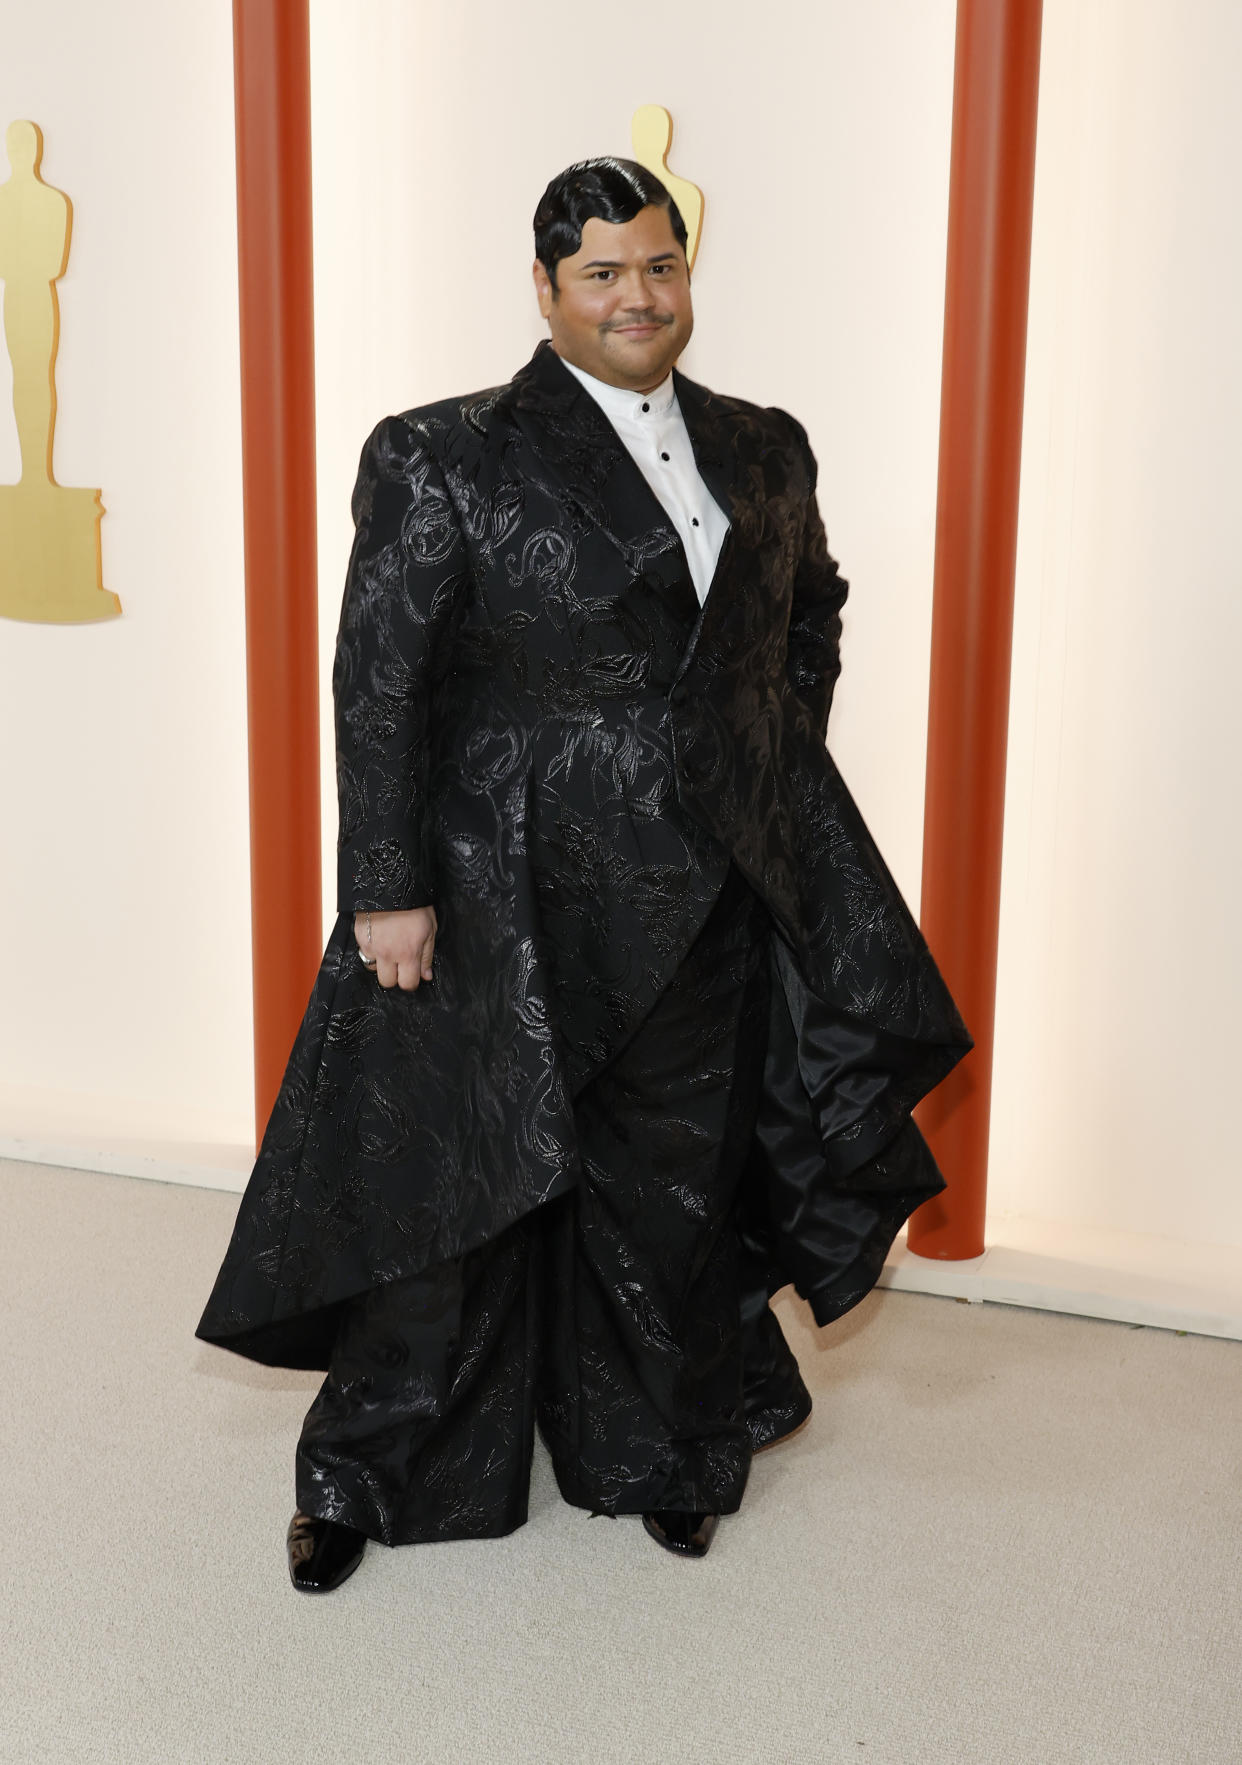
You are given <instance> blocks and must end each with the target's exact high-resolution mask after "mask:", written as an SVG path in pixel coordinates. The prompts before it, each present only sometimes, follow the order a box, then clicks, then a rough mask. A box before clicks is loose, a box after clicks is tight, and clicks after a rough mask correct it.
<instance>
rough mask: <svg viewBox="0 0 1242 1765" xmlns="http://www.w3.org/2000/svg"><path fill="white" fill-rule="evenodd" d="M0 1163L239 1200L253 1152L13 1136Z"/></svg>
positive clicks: (4, 1139) (0, 1146) (0, 1143)
mask: <svg viewBox="0 0 1242 1765" xmlns="http://www.w3.org/2000/svg"><path fill="white" fill-rule="evenodd" d="M0 1158H13V1159H17V1160H19V1161H21V1162H22V1163H25V1164H55V1165H59V1166H60V1167H61V1169H63V1170H72V1171H102V1172H104V1173H105V1174H106V1175H108V1176H113V1177H146V1178H148V1179H149V1180H151V1181H153V1182H156V1183H188V1184H190V1185H191V1186H192V1187H193V1188H196V1189H229V1190H232V1191H233V1192H234V1193H236V1194H239V1195H240V1193H241V1191H242V1190H243V1189H244V1188H245V1187H246V1180H247V1178H248V1177H249V1175H250V1171H251V1167H252V1166H253V1164H254V1148H253V1147H250V1146H226V1145H211V1144H203V1143H199V1144H195V1143H191V1142H177V1141H169V1140H120V1139H112V1138H111V1137H109V1138H108V1139H106V1140H104V1139H102V1138H93V1139H92V1138H90V1137H85V1136H84V1137H82V1138H79V1137H77V1136H76V1135H67V1134H66V1135H57V1136H55V1137H52V1136H44V1135H39V1136H38V1137H35V1136H34V1135H24V1134H15V1135H3V1136H0Z"/></svg>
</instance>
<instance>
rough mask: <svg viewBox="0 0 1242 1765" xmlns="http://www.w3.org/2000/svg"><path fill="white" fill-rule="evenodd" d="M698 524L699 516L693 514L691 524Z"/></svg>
mask: <svg viewBox="0 0 1242 1765" xmlns="http://www.w3.org/2000/svg"><path fill="white" fill-rule="evenodd" d="M698 524H699V518H698V516H697V515H691V517H690V525H691V526H692V527H697V526H698Z"/></svg>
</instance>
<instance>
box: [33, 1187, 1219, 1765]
mask: <svg viewBox="0 0 1242 1765" xmlns="http://www.w3.org/2000/svg"><path fill="white" fill-rule="evenodd" d="M0 1206H2V1208H3V1218H4V1220H5V1227H6V1229H5V1232H4V1238H3V1250H2V1252H0V1259H2V1263H3V1277H2V1278H3V1288H2V1294H3V1299H2V1303H3V1341H4V1345H5V1351H6V1359H7V1365H8V1379H7V1394H6V1396H7V1401H6V1413H5V1428H4V1453H3V1478H4V1483H5V1486H6V1488H5V1497H6V1500H5V1507H6V1512H7V1520H8V1523H7V1526H6V1529H5V1536H4V1540H3V1545H2V1546H0V1560H2V1564H3V1567H2V1571H0V1574H2V1579H3V1586H4V1600H3V1622H4V1627H5V1636H4V1640H3V1655H2V1661H0V1676H2V1677H0V1760H3V1761H5V1765H8V1762H9V1761H20V1762H21V1765H35V1762H38V1765H79V1762H86V1761H106V1762H107V1765H114V1762H115V1765H131V1762H133V1765H137V1762H139V1761H142V1762H144V1765H145V1762H147V1761H150V1762H152V1765H156V1762H158V1765H181V1762H182V1761H185V1762H187V1765H190V1762H192V1765H268V1762H271V1765H286V1762H288V1765H293V1762H295V1761H296V1762H297V1765H303V1762H311V1761H313V1762H314V1765H338V1762H339V1765H347V1762H348V1765H355V1762H360V1761H368V1762H387V1761H394V1762H397V1761H400V1762H403V1765H404V1762H406V1761H417V1762H421V1761H424V1760H425V1761H445V1762H449V1765H456V1762H458V1761H484V1762H488V1765H490V1762H492V1761H495V1762H496V1765H528V1762H529V1765H536V1762H537V1765H550V1762H553V1761H557V1762H559V1761H572V1762H574V1765H577V1762H579V1761H581V1762H583V1765H588V1762H589V1765H612V1762H613V1761H616V1762H618V1765H620V1762H621V1761H625V1762H626V1765H657V1762H659V1765H665V1762H668V1765H682V1762H692V1765H759V1762H760V1761H763V1762H765V1765H766V1762H769V1761H771V1762H774V1765H802V1762H804V1761H805V1762H807V1765H821V1762H822V1765H839V1762H842V1761H851V1762H854V1765H922V1762H924V1761H926V1762H928V1765H933V1762H934V1765H975V1762H976V1761H977V1762H978V1765H1009V1762H1010V1761H1013V1762H1017V1765H1061V1762H1062V1761H1064V1762H1065V1765H1070V1762H1073V1765H1078V1762H1079V1761H1091V1762H1094V1761H1109V1762H1110V1765H1111V1762H1116V1765H1122V1762H1126V1765H1129V1762H1132V1761H1133V1762H1138V1765H1147V1762H1149V1761H1150V1762H1151V1765H1157V1762H1158V1765H1242V1693H1240V1691H1239V1679H1240V1675H1242V1629H1240V1625H1239V1620H1240V1619H1242V1547H1240V1543H1239V1539H1240V1532H1239V1496H1240V1494H1242V1477H1240V1473H1239V1466H1240V1464H1242V1401H1240V1400H1242V1344H1239V1343H1235V1342H1228V1341H1220V1340H1212V1339H1209V1338H1204V1337H1193V1336H1186V1337H1178V1336H1174V1335H1171V1334H1168V1333H1164V1332H1160V1331H1154V1330H1148V1329H1137V1328H1131V1327H1128V1326H1125V1325H1117V1324H1107V1323H1098V1322H1091V1321H1083V1320H1080V1319H1072V1318H1067V1317H1061V1316H1058V1315H1055V1314H1052V1315H1050V1314H1047V1313H1036V1312H1027V1311H1020V1310H1014V1309H1011V1308H1009V1307H1000V1306H998V1307H990V1306H965V1305H959V1304H956V1303H954V1302H953V1301H951V1300H944V1299H936V1298H929V1297H925V1296H918V1295H913V1294H905V1293H885V1294H873V1295H872V1297H871V1298H870V1299H869V1300H868V1301H867V1302H865V1303H864V1304H863V1305H862V1306H861V1307H859V1309H858V1310H857V1311H856V1312H855V1313H854V1314H853V1315H852V1316H851V1317H849V1318H848V1319H846V1320H845V1321H844V1322H843V1323H841V1324H839V1325H837V1326H836V1327H835V1328H834V1329H832V1330H830V1331H827V1332H823V1333H822V1334H821V1333H816V1332H815V1331H814V1329H813V1326H811V1325H810V1323H809V1320H808V1318H807V1315H806V1313H805V1312H804V1311H803V1309H802V1308H801V1307H800V1306H798V1305H796V1304H789V1303H785V1302H782V1317H783V1319H784V1320H785V1321H786V1322H787V1324H788V1325H789V1326H790V1328H791V1330H792V1333H793V1336H794V1340H795V1343H796V1346H797V1349H798V1352H799V1355H800V1357H801V1358H802V1361H803V1365H804V1368H805V1370H806V1373H807V1376H808V1379H809V1381H810V1383H811V1386H812V1390H813V1392H814V1395H815V1399H816V1406H817V1408H816V1414H815V1416H814V1418H813V1419H812V1422H811V1425H810V1427H809V1428H807V1429H805V1430H804V1431H803V1432H802V1434H801V1435H799V1436H798V1437H797V1438H796V1439H795V1440H793V1441H791V1442H789V1443H788V1444H787V1445H785V1446H783V1447H778V1448H776V1449H775V1450H774V1451H772V1452H770V1453H768V1454H766V1455H764V1456H763V1457H762V1458H760V1459H759V1460H758V1461H757V1462H756V1465H755V1469H754V1472H753V1474H752V1479H751V1483H750V1487H749V1489H748V1491H747V1498H746V1504H745V1507H744V1509H743V1511H742V1513H741V1514H740V1515H738V1516H737V1517H735V1518H732V1519H729V1520H727V1521H725V1522H724V1523H723V1524H722V1526H721V1529H720V1532H719V1534H718V1535H717V1539H716V1543H715V1545H714V1547H713V1550H712V1553H711V1555H710V1557H708V1558H707V1559H706V1561H704V1562H702V1563H683V1562H678V1561H676V1560H674V1559H672V1558H670V1557H668V1556H667V1555H665V1554H664V1553H662V1552H661V1551H659V1550H658V1549H657V1547H656V1546H655V1545H654V1544H652V1543H651V1542H650V1541H649V1540H648V1539H647V1538H646V1537H645V1536H644V1535H643V1534H642V1532H641V1529H640V1526H639V1524H638V1522H637V1521H625V1520H620V1521H611V1520H606V1519H596V1520H592V1519H589V1518H588V1517H587V1516H585V1515H583V1514H580V1513H578V1512H576V1511H574V1510H572V1509H570V1508H568V1507H566V1506H565V1505H564V1504H563V1503H562V1502H561V1500H560V1498H559V1496H558V1495H557V1493H556V1491H555V1487H554V1485H553V1484H552V1481H551V1477H550V1474H549V1472H548V1469H547V1466H546V1463H545V1461H544V1460H543V1458H542V1455H541V1456H540V1459H539V1462H538V1463H537V1466H536V1480H535V1488H534V1493H533V1500H532V1512H531V1519H530V1522H529V1524H528V1525H527V1526H526V1527H525V1528H524V1529H523V1530H522V1531H520V1532H518V1533H516V1534H515V1535H514V1536H513V1537H511V1538H508V1539H504V1540H501V1541H498V1542H491V1543H483V1544H459V1545H438V1546H433V1547H430V1548H428V1547H423V1548H414V1549H408V1550H401V1551H388V1550H384V1549H383V1548H382V1547H379V1546H372V1547H370V1548H369V1550H368V1554H367V1557H366V1560H365V1561H364V1562H363V1565H362V1567H361V1568H360V1569H359V1571H358V1573H357V1574H356V1575H355V1576H354V1578H353V1579H352V1580H351V1581H350V1582H349V1583H348V1584H347V1585H346V1587H344V1588H343V1589H341V1591H340V1592H338V1593H336V1594H334V1595H331V1596H329V1597H327V1598H323V1599H319V1600H313V1599H309V1598H307V1597H305V1596H300V1595H297V1594H295V1593H294V1592H293V1590H292V1589H291V1588H290V1586H289V1583H288V1580H287V1577H286V1572H285V1565H284V1546H283V1537H284V1529H285V1525H286V1523H287V1520H288V1517H289V1512H290V1509H291V1506H292V1449H293V1442H294V1439H295V1437H296V1434H297V1431H298V1427H299V1424H300V1420H301V1416H302V1413H303V1411H304V1410H305V1408H306V1405H307V1403H308V1402H309V1400H310V1396H311V1393H312V1391H313V1390H314V1388H315V1385H316V1383H317V1380H316V1378H315V1376H313V1375H302V1374H293V1373H269V1372H264V1371H261V1370H260V1369H257V1368H252V1367H250V1366H248V1365H247V1364H245V1363H243V1362H242V1361H239V1360H237V1359H236V1358H235V1357H232V1356H228V1355H225V1354H222V1353H220V1352H219V1351H217V1350H212V1349H208V1348H206V1347H204V1346H202V1345H200V1344H198V1343H197V1342H195V1341H194V1339H193V1336H192V1331H193V1328H194V1324H195V1322H196V1321H197V1317H198V1313H199V1310H200V1307H201V1305H202V1302H203V1300H204V1299H205V1297H206V1294H207V1290H208V1287H209V1285H210V1282H211V1279H212V1276H213V1275H214V1272H215V1268H216V1265H217V1262H218V1260H219V1257H220V1254H221V1252H222V1250H223V1247H224V1243H225V1239H226V1237H227V1233H228V1229H229V1226H230V1223H231V1220H232V1215H233V1211H234V1208H235V1206H236V1198H235V1197H233V1196H229V1195H224V1194H217V1193H215V1192H212V1191H205V1190H196V1189H188V1188H174V1187H168V1186H164V1185H161V1184H155V1183H145V1182H141V1181H138V1180H134V1179H127V1178H121V1177H104V1176H98V1175H87V1174H84V1173H80V1172H72V1171H56V1170H51V1169H48V1168H46V1167H39V1166H34V1165H17V1164H8V1165H4V1166H0Z"/></svg>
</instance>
